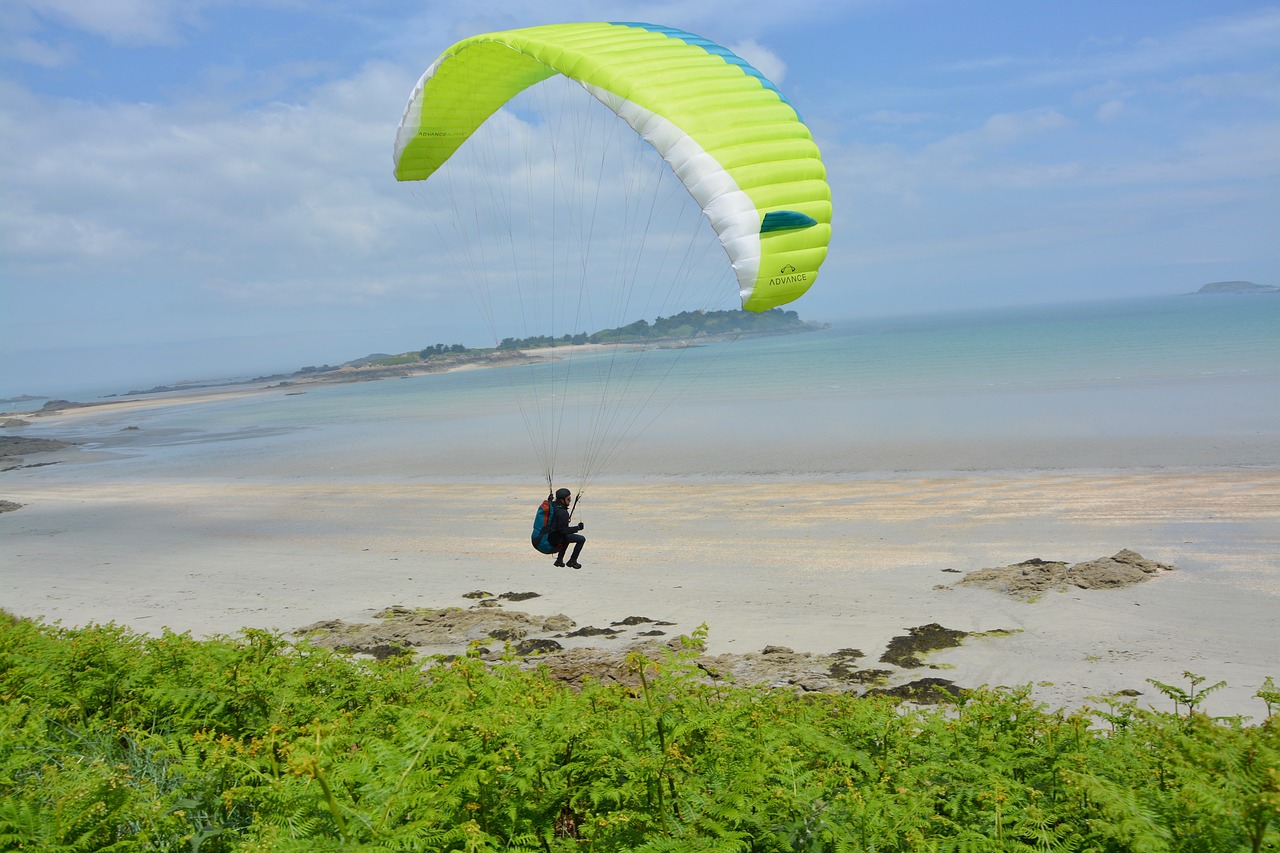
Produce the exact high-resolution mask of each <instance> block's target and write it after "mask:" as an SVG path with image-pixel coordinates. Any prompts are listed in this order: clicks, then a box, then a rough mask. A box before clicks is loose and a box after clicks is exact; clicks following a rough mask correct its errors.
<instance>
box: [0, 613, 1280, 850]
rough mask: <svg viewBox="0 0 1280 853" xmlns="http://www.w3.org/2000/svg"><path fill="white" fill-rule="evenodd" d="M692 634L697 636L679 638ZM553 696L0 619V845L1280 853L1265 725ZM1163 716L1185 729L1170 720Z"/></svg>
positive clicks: (1270, 738)
mask: <svg viewBox="0 0 1280 853" xmlns="http://www.w3.org/2000/svg"><path fill="white" fill-rule="evenodd" d="M700 639H701V637H700V636H699V635H697V634H695V636H694V637H693V638H692V639H691V640H689V641H688V643H689V645H690V647H692V646H693V645H696V643H697V642H698V641H699V640H700ZM692 658H693V654H692V652H691V651H690V652H687V653H671V654H670V655H667V656H665V657H664V658H663V659H661V660H649V659H646V658H643V657H641V656H638V655H635V656H633V657H632V658H631V661H630V663H631V665H632V666H633V667H634V668H635V670H636V671H637V672H639V673H641V674H642V679H641V685H642V687H641V689H639V690H627V689H625V688H622V687H618V686H605V685H599V684H591V685H587V686H586V687H584V688H583V689H582V690H580V691H572V690H569V689H568V688H565V687H564V686H562V685H560V684H559V683H557V682H555V681H554V680H552V679H550V678H549V677H548V675H547V674H546V673H545V672H539V671H525V670H522V669H521V668H519V667H517V666H516V665H514V664H511V665H504V666H497V667H490V666H488V665H486V664H485V663H484V662H483V661H481V660H480V659H478V658H477V657H471V656H465V657H461V658H457V659H454V660H451V661H438V662H435V663H434V664H433V665H431V666H428V667H426V668H423V665H422V662H421V661H415V660H413V659H412V658H409V657H392V658H390V659H388V660H387V661H385V662H381V663H375V662H371V661H361V660H354V659H350V658H347V657H344V656H342V655H339V654H335V653H331V652H328V651H325V650H322V649H320V648H317V647H314V646H311V645H308V644H306V643H301V644H293V643H290V642H287V641H286V640H285V639H283V638H282V637H281V636H279V635H276V634H272V633H267V632H262V631H255V630H246V631H244V632H243V633H242V634H240V635H238V636H236V637H224V638H216V639H211V640H203V641H201V640H194V639H192V638H191V637H190V636H188V635H185V634H182V635H179V634H173V633H165V634H164V635H163V636H159V637H148V636H142V635H138V634H135V633H131V632H130V631H128V630H126V629H124V628H121V627H118V626H114V625H106V626H90V627H88V628H83V629H62V628H58V627H51V626H47V625H44V624H42V623H38V622H30V621H24V620H19V619H15V618H13V617H11V616H9V615H7V614H4V613H2V612H0V701H2V704H0V849H4V850H40V851H82V850H111V851H133V850H174V851H177V850H183V851H199V853H213V851H229V850H245V851H254V850H256V851H267V850H271V851H294V850H296V851H304V850H305V851H318V850H459V851H498V850H540V851H569V850H574V851H579V850H581V851H615V850H648V851H695V850H723V851H908V850H910V851H918V850H929V851H934V850H936V851H944V850H945V851H1033V850H1034V851H1086V850H1087V851H1188V853H1191V851H1195V853H1206V852H1207V851H1240V850H1252V851H1259V850H1264V849H1271V848H1273V847H1274V846H1275V845H1276V844H1277V843H1280V833H1278V832H1277V830H1276V824H1277V822H1278V820H1280V721H1278V720H1277V717H1276V715H1275V711H1276V710H1277V709H1280V694H1278V693H1277V691H1276V690H1275V689H1274V686H1273V685H1272V684H1271V681H1270V679H1268V683H1267V685H1266V686H1265V687H1264V688H1263V689H1262V690H1260V691H1259V694H1258V695H1259V697H1260V698H1261V700H1262V701H1261V702H1260V703H1259V705H1260V708H1261V707H1262V705H1263V703H1264V702H1265V707H1266V710H1267V712H1268V714H1267V717H1266V719H1265V720H1264V721H1262V722H1261V723H1258V724H1253V725H1249V724H1246V721H1243V720H1240V719H1218V720H1215V719H1211V718H1209V717H1207V716H1205V715H1204V714H1203V713H1201V712H1199V710H1198V707H1197V706H1198V704H1199V702H1200V699H1201V698H1202V697H1203V695H1204V694H1205V693H1206V692H1207V690H1211V689H1212V688H1208V689H1207V690H1199V691H1198V692H1197V688H1198V687H1199V685H1200V683H1201V680H1200V679H1199V678H1198V677H1197V676H1189V677H1190V678H1191V682H1190V688H1189V689H1186V688H1178V687H1173V686H1169V685H1157V686H1159V687H1160V688H1161V689H1162V690H1163V691H1164V692H1165V694H1166V695H1167V696H1168V697H1169V698H1171V699H1173V700H1174V701H1175V703H1176V704H1175V705H1174V708H1175V710H1174V711H1173V712H1156V711H1150V710H1142V709H1139V708H1136V707H1132V706H1128V705H1125V706H1112V707H1110V708H1109V709H1108V710H1106V711H1082V712H1076V713H1063V712H1052V711H1047V710H1045V709H1044V708H1043V707H1041V706H1038V705H1036V704H1035V703H1033V702H1032V701H1030V700H1029V698H1028V691H1027V690H1025V689H1023V690H1012V691H1005V690H1001V691H976V692H974V693H972V694H969V695H967V696H966V697H965V698H963V699H961V700H959V701H958V702H957V704H955V705H952V706H947V707H943V708H932V709H918V708H913V707H910V706H905V705H899V704H895V703H893V702H892V701H890V700H886V699H874V700H873V699H858V698H854V697H850V696H845V695H830V696H828V695H820V696H812V695H810V696H798V695H796V694H794V693H791V692H788V691H778V690H768V689H763V688H743V687H730V686H725V685H718V684H708V683H705V675H704V674H703V673H702V672H701V671H700V670H698V669H697V668H696V667H695V666H694V665H693V664H692ZM1184 712H1185V713H1184Z"/></svg>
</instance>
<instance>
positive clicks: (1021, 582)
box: [960, 548, 1177, 598]
mask: <svg viewBox="0 0 1280 853" xmlns="http://www.w3.org/2000/svg"><path fill="white" fill-rule="evenodd" d="M1176 568H1177V567H1176V566H1167V565H1165V564H1164V563H1157V562H1155V561H1154V560H1148V559H1146V558H1145V557H1143V556H1142V555H1141V554H1138V553H1136V552H1134V551H1130V550H1128V549H1127V548H1126V549H1124V550H1123V551H1120V552H1118V553H1117V554H1115V555H1114V556H1111V557H1099V558H1097V559H1096V560H1089V561H1087V562H1084V563H1076V564H1075V565H1069V564H1067V563H1066V562H1062V561H1059V560H1041V559H1040V558H1039V557H1033V558H1032V559H1030V560H1024V561H1023V562H1021V563H1014V564H1012V565H1008V566H1000V567H998V568H990V569H978V570H977V571H974V572H970V573H969V574H967V575H965V576H964V577H963V578H962V579H961V580H960V583H961V584H964V585H966V586H980V587H985V588H987V589H993V590H995V591H996V592H1002V593H1004V594H1005V595H1010V596H1013V597H1014V598H1035V597H1036V596H1038V595H1040V594H1042V593H1045V592H1048V591H1050V590H1063V589H1070V588H1073V587H1074V588H1077V589H1117V588H1120V587H1126V586H1132V585H1133V584H1136V583H1143V582H1145V581H1148V580H1150V579H1151V578H1153V577H1155V576H1156V575H1159V574H1162V573H1163V572H1171V571H1175V570H1176Z"/></svg>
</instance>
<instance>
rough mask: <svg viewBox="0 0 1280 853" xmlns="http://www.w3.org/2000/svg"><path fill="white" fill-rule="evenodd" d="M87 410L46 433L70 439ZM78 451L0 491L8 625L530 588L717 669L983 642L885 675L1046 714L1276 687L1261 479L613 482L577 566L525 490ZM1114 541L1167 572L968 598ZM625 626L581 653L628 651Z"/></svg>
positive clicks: (1227, 709) (1269, 477) (297, 619)
mask: <svg viewBox="0 0 1280 853" xmlns="http://www.w3.org/2000/svg"><path fill="white" fill-rule="evenodd" d="M231 393H236V392H231ZM277 393H282V392H277ZM208 399H210V395H207V394H206V395H199V396H198V397H196V398H194V399H192V400H191V401H189V404H190V405H196V404H198V403H199V402H200V401H203V400H208ZM167 402H168V404H170V405H172V404H174V400H172V399H170V400H169V401H167ZM113 405H117V406H119V407H121V409H120V410H121V411H127V408H126V407H129V406H139V405H144V406H145V405H149V404H147V403H142V404H139V403H119V404H113ZM95 408H96V409H102V408H103V407H95ZM85 411H86V410H70V411H68V412H67V413H66V414H65V415H58V416H54V419H53V420H50V421H47V423H57V419H58V418H61V419H62V421H63V423H64V424H65V425H67V426H73V425H74V424H75V422H76V421H77V420H78V419H83V418H84V417H85V414H84V412H85ZM99 414H101V412H99ZM133 440H134V441H141V440H144V439H143V438H137V437H135V438H134V439H133ZM472 452H473V454H474V453H477V452H479V451H472ZM92 457H93V454H91V453H88V452H86V451H84V450H80V449H76V448H70V449H66V450H62V451H58V452H56V453H45V454H32V455H30V456H27V457H25V458H24V459H22V464H23V465H25V466H36V465H40V464H42V463H48V462H56V463H57V464H56V465H47V464H46V465H45V467H43V468H39V467H23V468H15V469H12V470H9V471H6V472H4V474H3V477H4V479H3V481H0V485H2V486H3V491H2V492H0V497H2V498H4V499H5V500H7V501H11V502H14V503H17V504H21V505H22V506H21V509H18V510H16V511H12V512H5V513H2V514H0V607H3V608H4V609H5V610H7V611H9V612H11V613H15V614H18V615H22V616H29V617H42V618H44V619H45V620H47V621H50V622H61V623H63V624H65V625H82V624H86V623H90V622H98V623H103V622H116V623H119V624H123V625H127V626H129V627H131V628H134V629H137V630H140V631H147V632H153V633H155V632H159V631H160V630H162V628H170V629H173V630H175V631H179V632H183V631H189V632H191V633H193V634H195V635H197V636H205V635H210V634H229V633H234V632H236V631H237V630H238V629H240V628H242V627H246V626H248V627H259V628H269V629H274V630H279V631H283V632H293V631H297V630H298V629H300V628H302V627H303V626H307V625H310V624H312V623H315V622H317V621H320V620H333V619H340V620H344V621H347V622H376V621H377V620H376V619H375V618H374V614H376V613H378V612H379V611H382V610H383V609H384V608H387V607H389V606H393V605H398V606H401V607H405V608H446V607H458V608H472V607H475V606H476V604H475V601H474V600H473V599H468V598H466V597H465V596H466V595H467V594H468V593H472V592H476V591H485V592H487V593H489V594H490V595H491V596H498V595H501V594H503V593H506V592H521V593H523V592H536V593H537V594H538V596H537V597H534V598H530V599H528V600H525V601H520V602H519V603H518V604H517V603H510V602H506V603H502V606H503V608H504V609H506V610H512V611H515V610H519V611H523V612H526V613H530V614H533V615H535V616H539V617H541V616H552V615H555V614H564V615H566V616H568V617H569V618H570V619H571V620H572V621H573V622H574V623H575V624H576V625H577V626H600V627H603V626H608V625H611V624H613V623H617V622H620V621H622V620H625V619H626V618H627V617H635V616H639V617H646V618H649V619H653V620H660V621H665V622H670V623H673V624H672V626H670V627H667V628H665V629H664V631H665V633H666V634H667V635H669V636H674V635H675V634H679V633H688V632H690V631H692V630H694V629H695V628H697V627H698V626H699V625H700V624H704V623H705V624H706V625H707V626H708V628H709V631H710V636H709V644H708V652H710V653H713V654H725V653H734V654H739V655H742V654H748V653H752V654H758V653H759V652H760V651H761V650H763V649H764V648H765V647H766V646H782V647H788V648H790V649H792V650H793V651H794V652H796V653H812V654H814V655H829V654H831V653H833V652H835V651H837V650H841V649H856V650H858V651H860V652H861V653H862V656H863V657H862V660H861V665H863V666H866V667H877V666H884V665H883V664H879V663H877V661H878V659H879V657H880V656H881V654H883V653H884V651H885V649H886V646H887V644H888V643H889V641H890V640H891V639H892V638H894V637H896V636H901V635H903V634H905V633H906V632H907V631H908V630H909V629H911V628H913V627H917V626H924V625H928V624H931V623H937V624H939V625H941V626H944V627H946V628H949V629H955V630H959V631H964V632H969V633H971V634H979V633H983V632H999V633H998V634H993V635H989V636H980V637H979V636H970V637H967V638H966V639H965V640H964V641H963V642H962V643H961V644H960V645H959V646H958V647H955V648H951V649H945V650H941V651H937V652H934V653H932V654H930V655H929V656H928V657H927V659H926V661H925V666H923V667H921V668H916V669H910V670H894V669H892V668H889V669H890V670H891V674H890V675H889V676H888V679H887V683H888V684H890V685H891V684H893V683H902V682H906V681H910V680H912V679H918V678H922V677H941V678H946V679H949V680H953V681H954V682H955V683H956V684H958V685H961V686H964V687H976V686H979V685H982V684H987V685H993V686H994V685H1021V684H1029V683H1030V684H1034V685H1035V687H1034V695H1035V696H1036V697H1037V698H1039V699H1040V700H1042V701H1044V702H1045V703H1046V704H1048V705H1050V706H1051V707H1061V706H1077V705H1080V704H1083V703H1086V702H1090V701H1092V702H1095V703H1102V702H1105V701H1107V700H1106V698H1105V697H1110V696H1113V695H1114V694H1117V693H1118V692H1120V691H1138V693H1139V694H1140V695H1138V696H1137V698H1136V701H1138V702H1139V703H1142V704H1149V705H1152V706H1154V707H1158V708H1162V709H1166V710H1169V709H1171V703H1170V702H1169V700H1168V699H1166V698H1165V697H1163V696H1161V695H1160V694H1159V693H1158V691H1157V690H1156V689H1155V688H1154V687H1153V686H1152V685H1150V684H1149V683H1148V682H1147V679H1156V680H1159V681H1163V682H1165V683H1174V684H1180V685H1183V686H1185V682H1184V681H1183V679H1182V674H1183V672H1184V671H1191V672H1194V673H1196V674H1198V675H1202V676H1205V677H1207V678H1208V679H1209V681H1210V683H1212V682H1214V681H1218V680H1225V681H1227V682H1228V685H1229V686H1228V687H1226V688H1224V689H1222V690H1220V691H1218V692H1215V693H1214V694H1213V695H1212V697H1211V698H1210V699H1209V700H1208V701H1207V702H1206V706H1205V709H1206V710H1207V711H1209V712H1210V713H1214V714H1245V715H1249V716H1254V717H1257V716H1260V715H1261V714H1263V713H1264V712H1265V708H1264V706H1263V704H1262V703H1261V701H1260V700H1258V699H1255V698H1253V694H1254V692H1255V691H1256V690H1257V689H1258V688H1259V687H1260V686H1261V685H1262V682H1263V679H1264V678H1265V677H1266V676H1268V675H1270V676H1280V654H1278V653H1277V652H1276V650H1277V649H1280V618H1277V617H1276V615H1275V614H1276V613H1280V474H1278V472H1277V469H1276V468H1275V467H1274V466H1257V465H1252V466H1223V467H1201V468H1194V469H1176V470H1158V469H1133V470H1099V471H1087V470H1062V471H1051V472H1046V471H1001V472H992V473H982V472H974V473H937V474H930V473H900V474H892V475H883V476H881V475H868V476H866V477H861V478H850V477H841V478H839V479H829V480H824V479H823V478H822V477H820V476H812V477H810V476H806V477H804V478H802V479H793V480H791V481H785V480H777V479H773V480H768V481H764V480H762V481H757V482H753V481H750V480H748V479H743V478H735V479H729V480H723V481H719V480H716V479H714V478H707V479H696V480H694V479H687V478H686V479H665V478H652V479H644V480H639V479H634V478H633V479H630V480H627V479H621V480H618V481H611V482H607V483H603V484H598V485H596V486H595V487H594V488H593V490H592V493H591V495H590V498H589V500H587V501H584V504H583V505H582V506H581V507H580V509H579V513H578V518H579V519H580V520H582V521H583V522H584V523H585V524H586V525H587V527H586V530H585V531H584V532H585V534H586V535H587V536H588V540H589V541H588V544H587V548H586V550H585V552H584V554H583V557H582V562H583V563H584V565H585V568H584V569H582V570H581V571H572V570H568V569H556V568H553V567H552V566H551V563H550V559H548V558H545V557H543V556H541V555H539V554H536V553H535V552H534V551H533V550H532V549H531V548H530V547H529V545H528V544H527V542H528V540H527V537H528V526H529V521H530V515H531V509H532V507H533V505H534V504H535V503H536V499H537V496H536V495H534V496H531V495H530V494H529V493H528V489H527V488H523V487H520V486H516V485H510V484H502V483H483V482H482V483H479V484H477V483H476V482H464V481H461V480H459V481H458V482H449V481H414V480H411V479H406V478H399V479H397V478H394V477H373V478H365V479H363V480H361V481H354V480H352V479H350V478H342V477H335V478H334V479H332V480H326V479H325V478H324V477H323V476H309V477H308V478H306V479H305V480H299V481H298V482H292V483H291V482H288V481H287V480H284V479H279V478H276V479H272V480H269V481H266V480H256V479H254V478H252V477H244V476H239V477H234V478H233V477H227V476H210V477H207V478H198V479H191V478H187V479H171V480H166V479H159V478H152V479H148V478H113V477H110V476H101V477H98V476H93V474H92V471H93V464H94V463H93V462H92V461H87V460H90V459H91V458H92ZM531 501H532V502H531ZM1122 549H1131V550H1133V551H1136V552H1138V553H1140V554H1141V555H1142V556H1143V557H1146V558H1147V559H1149V560H1155V561H1159V562H1160V563H1164V564H1169V565H1173V566H1176V567H1177V571H1173V572H1167V573H1160V574H1158V575H1155V576H1153V577H1152V578H1151V579H1150V580H1149V581H1148V582H1146V583H1141V584H1137V585H1134V586H1127V587H1123V588H1118V589H1079V588H1067V589H1062V590H1054V591H1049V592H1045V593H1043V594H1041V595H1038V596H1036V597H1034V598H1032V599H1030V600H1027V599H1022V598H1015V597H1012V596H1009V595H1006V594H1002V593H1000V592H996V591H992V590H989V589H982V588H975V587H970V586H967V585H962V584H958V581H959V580H960V579H961V578H962V577H963V576H964V575H965V574H966V573H969V572H972V571H975V570H978V569H982V568H986V567H995V566H1005V565H1008V564H1012V563H1018V562H1022V561H1025V560H1029V559H1032V558H1040V559H1043V560H1061V561H1065V562H1070V563H1074V562H1081V561H1086V560H1092V559H1095V558H1098V557H1104V556H1109V555H1112V554H1115V553H1117V552H1118V551H1120V550H1122ZM639 633H640V629H638V628H637V629H631V630H630V631H627V630H623V631H622V632H621V633H619V634H617V635H616V636H614V637H611V638H610V637H606V638H596V639H595V640H593V641H591V642H592V643H594V644H595V645H596V646H600V647H604V648H622V647H624V646H625V645H627V644H629V643H631V642H635V641H638V639H639ZM579 642H580V643H581V642H585V641H579ZM426 651H430V650H429V649H428V650H426ZM816 665H817V664H816V663H815V666H816Z"/></svg>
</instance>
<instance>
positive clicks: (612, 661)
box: [297, 590, 968, 704]
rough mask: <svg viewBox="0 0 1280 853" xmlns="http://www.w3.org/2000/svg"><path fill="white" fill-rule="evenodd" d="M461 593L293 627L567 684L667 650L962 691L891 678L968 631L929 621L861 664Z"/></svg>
mask: <svg viewBox="0 0 1280 853" xmlns="http://www.w3.org/2000/svg"><path fill="white" fill-rule="evenodd" d="M464 597H466V598H469V599H472V600H474V601H476V603H475V604H474V605H472V606H471V607H469V608H467V609H463V608H460V607H446V608H437V609H410V608H406V607H400V606H394V607H388V608H386V609H385V610H383V611H381V612H379V613H377V614H376V620H377V621H375V622H370V623H351V622H344V621H342V620H340V619H332V620H327V621H323V622H316V623H313V624H311V625H308V626H306V627H304V628H301V629H299V631H298V632H297V633H299V634H302V635H305V636H306V637H307V639H309V640H310V641H311V642H313V643H315V644H317V645H321V646H325V647H327V648H332V649H335V650H338V651H343V652H347V653H351V654H362V655H368V656H370V657H373V658H376V659H379V660H383V659H386V658H389V657H393V656H399V655H409V654H422V655H428V656H436V657H440V658H443V659H445V660H449V659H452V658H454V657H456V656H458V655H461V654H466V653H469V654H474V655H477V656H478V657H480V658H481V659H482V660H485V661H488V662H491V663H498V662H500V661H506V662H512V663H514V664H515V665H517V666H522V667H525V668H534V667H537V668H538V669H541V670H544V671H545V672H547V673H548V674H549V675H550V677H552V678H554V679H555V680H557V681H559V682H561V683H563V684H565V685H567V686H569V687H571V688H574V689H577V688H581V687H582V686H583V685H585V684H586V683H588V682H595V683H601V684H621V685H624V686H627V687H639V686H640V672H639V670H638V669H637V663H638V662H641V661H646V660H647V661H654V660H661V659H662V658H663V657H664V656H665V655H666V653H667V652H668V651H679V650H691V651H692V652H693V653H694V655H695V657H694V665H695V666H696V667H697V669H698V670H699V671H700V673H701V674H700V676H699V677H701V678H702V679H703V680H704V681H707V682H711V683H715V682H725V683H732V684H738V685H760V686H767V687H772V688H779V689H789V690H795V691H797V692H802V693H856V694H863V693H869V692H873V691H874V692H877V693H883V694H884V695H889V696H898V697H900V698H905V699H908V700H909V701H912V702H916V703H918V704H928V703H935V702H940V701H951V699H952V697H954V696H958V695H961V692H962V691H961V690H960V688H956V687H954V685H951V684H950V682H945V685H946V686H947V687H949V688H950V689H949V690H947V689H938V685H934V684H932V682H934V681H938V680H937V679H923V680H921V679H915V680H914V681H910V682H909V683H907V684H898V685H896V686H893V684H892V682H893V681H894V680H895V678H896V679H897V680H899V681H901V680H902V678H903V676H904V675H907V673H908V672H909V671H910V670H912V669H919V668H922V667H926V666H928V664H926V663H925V661H924V656H925V655H927V654H928V653H929V652H930V651H933V650H935V649H940V648H947V647H950V646H956V645H959V644H960V642H961V640H963V639H964V638H965V637H966V636H968V634H966V633H965V632H963V631H955V630H952V629H949V628H944V627H943V626H941V625H938V624H936V623H934V624H930V625H924V626H920V627H918V628H911V629H909V631H908V633H907V634H906V635H904V636H901V637H895V638H894V639H893V640H892V641H891V642H890V644H889V651H886V653H885V655H884V656H883V657H882V658H881V661H882V662H885V663H890V664H891V666H892V667H894V668H864V667H862V666H860V665H859V661H861V660H862V659H863V658H865V657H866V655H865V654H864V653H863V652H862V651H861V650H859V649H854V648H843V649H839V650H838V651H835V652H832V653H830V654H821V653H813V652H798V651H795V650H794V649H791V648H788V647H786V646H765V647H764V649H762V650H761V651H759V652H747V653H744V654H719V655H712V654H707V653H706V652H705V651H704V650H703V649H702V648H700V647H698V645H697V642H696V640H694V639H691V638H690V637H689V636H687V635H676V636H671V635H670V634H668V632H667V631H665V630H663V629H665V628H670V627H674V625H673V623H671V622H666V621H662V620H659V619H653V618H650V617H648V616H628V617H626V618H624V619H620V620H618V621H616V622H611V623H610V624H609V625H608V626H602V627H596V626H591V625H587V626H584V627H578V626H577V624H576V623H575V622H574V621H573V620H572V619H571V618H569V617H568V616H566V615H564V614H562V613H561V614H556V615H554V616H546V617H543V616H535V615H532V614H529V613H522V612H516V611H508V610H505V609H503V603H504V602H509V601H515V600H527V599H529V598H536V597H537V593H503V594H502V595H501V596H493V595H491V594H490V593H488V592H485V591H483V590H476V591H475V592H472V593H467V595H466V596H464ZM635 653H639V656H638V657H637V656H636V655H635Z"/></svg>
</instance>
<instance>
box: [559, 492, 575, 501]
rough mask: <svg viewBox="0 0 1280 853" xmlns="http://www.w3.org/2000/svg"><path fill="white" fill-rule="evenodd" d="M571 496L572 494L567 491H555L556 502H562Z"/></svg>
mask: <svg viewBox="0 0 1280 853" xmlns="http://www.w3.org/2000/svg"><path fill="white" fill-rule="evenodd" d="M571 494H573V492H570V491H569V490H568V489H556V500H558V501H562V500H564V499H565V498H567V497H569V495H571Z"/></svg>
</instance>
